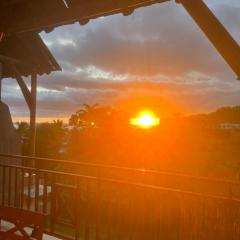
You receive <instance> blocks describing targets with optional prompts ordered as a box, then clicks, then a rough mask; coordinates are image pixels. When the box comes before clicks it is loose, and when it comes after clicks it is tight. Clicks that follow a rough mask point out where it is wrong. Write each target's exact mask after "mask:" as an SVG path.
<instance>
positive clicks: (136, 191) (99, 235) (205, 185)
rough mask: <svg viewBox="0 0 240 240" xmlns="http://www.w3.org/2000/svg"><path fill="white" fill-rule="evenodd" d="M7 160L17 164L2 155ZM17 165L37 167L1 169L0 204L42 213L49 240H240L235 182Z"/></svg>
mask: <svg viewBox="0 0 240 240" xmlns="http://www.w3.org/2000/svg"><path fill="white" fill-rule="evenodd" d="M6 157H8V159H9V158H16V156H15V157H10V156H6V155H1V159H6ZM19 158H22V160H23V159H24V160H25V161H26V160H28V161H30V160H35V163H36V166H37V168H30V167H20V166H10V165H8V166H7V165H3V164H1V165H0V178H1V179H0V181H1V183H2V185H1V200H0V202H1V205H2V206H3V205H4V206H17V207H21V208H24V209H31V210H35V211H39V212H43V213H46V214H47V224H46V229H45V231H46V233H48V234H51V235H55V236H59V237H67V238H71V239H138V240H140V239H145V240H146V239H169V240H172V239H176V240H177V239H184V240H185V239H204V240H205V239H239V231H240V221H239V219H240V218H239V217H240V197H239V196H240V195H239V182H235V181H225V180H220V179H209V178H202V177H194V176H188V175H181V174H174V173H163V172H154V171H147V170H138V169H129V168H118V167H114V166H104V165H96V164H86V163H85V164H84V163H79V162H78V163H76V162H65V161H59V160H47V159H45V160H44V159H33V158H27V157H19ZM40 161H41V165H39V163H40ZM46 162H48V167H49V166H50V165H51V164H56V163H58V164H60V163H61V164H67V165H72V166H73V165H75V168H77V167H78V168H81V167H83V168H86V167H88V168H92V169H95V170H96V174H97V175H96V176H84V175H80V174H76V173H75V174H73V173H70V172H69V173H66V172H57V171H51V170H48V169H47V168H48V167H47V164H46ZM44 163H45V166H46V167H44ZM116 172H118V173H121V174H115V173H116ZM103 175H104V177H103ZM110 176H111V178H110ZM130 178H131V179H130ZM154 179H158V183H157V184H153V182H155V180H154ZM6 183H8V187H5V186H6V185H5V184H6Z"/></svg>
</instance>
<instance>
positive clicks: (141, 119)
mask: <svg viewBox="0 0 240 240" xmlns="http://www.w3.org/2000/svg"><path fill="white" fill-rule="evenodd" d="M130 124H131V125H134V126H137V127H140V128H152V127H155V126H157V125H159V124H160V118H158V117H156V116H155V114H154V113H153V112H151V111H148V110H144V111H141V112H139V114H138V115H137V116H136V117H135V118H131V119H130Z"/></svg>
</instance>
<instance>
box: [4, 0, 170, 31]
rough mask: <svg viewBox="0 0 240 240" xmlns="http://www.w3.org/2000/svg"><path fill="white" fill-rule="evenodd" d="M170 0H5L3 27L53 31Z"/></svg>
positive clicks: (17, 29) (9, 29) (7, 28)
mask: <svg viewBox="0 0 240 240" xmlns="http://www.w3.org/2000/svg"><path fill="white" fill-rule="evenodd" d="M167 1H170V0H41V1H39V0H31V1H29V0H1V1H0V16H1V19H3V21H1V20H0V23H1V24H0V28H2V29H0V30H2V31H3V32H5V33H6V34H15V33H22V32H29V31H37V32H40V31H42V30H45V31H46V32H49V31H51V30H53V28H54V27H57V26H61V25H64V24H70V23H74V22H79V23H81V24H86V23H87V22H88V21H89V20H91V19H94V18H97V17H101V16H107V15H111V14H114V13H121V12H122V13H123V14H124V15H128V14H130V13H132V12H133V10H134V9H135V8H138V7H143V6H147V5H151V4H154V3H161V2H167Z"/></svg>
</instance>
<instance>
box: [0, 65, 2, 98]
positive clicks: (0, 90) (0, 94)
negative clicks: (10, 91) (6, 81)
mask: <svg viewBox="0 0 240 240" xmlns="http://www.w3.org/2000/svg"><path fill="white" fill-rule="evenodd" d="M1 101H2V63H1V62H0V102H1Z"/></svg>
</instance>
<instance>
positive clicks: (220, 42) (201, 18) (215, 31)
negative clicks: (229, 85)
mask: <svg viewBox="0 0 240 240" xmlns="http://www.w3.org/2000/svg"><path fill="white" fill-rule="evenodd" d="M177 2H179V3H181V4H182V5H183V7H184V8H185V9H186V10H187V12H188V13H189V14H190V15H191V17H192V18H193V19H194V21H195V22H196V23H197V24H198V26H199V27H200V28H201V29H202V31H203V32H204V33H205V35H206V36H207V37H208V39H209V40H210V41H211V42H212V44H213V45H214V46H215V48H216V49H217V50H218V51H219V53H220V54H221V55H222V57H223V58H224V59H225V60H226V62H227V63H228V64H229V66H230V67H231V68H232V69H233V71H234V72H235V73H236V74H237V76H238V78H239V79H240V47H239V45H238V43H237V42H236V41H235V40H234V38H233V37H232V36H231V35H230V34H229V33H228V31H227V30H226V29H225V28H224V26H223V25H222V24H221V22H220V21H219V20H218V19H217V18H216V16H215V15H214V14H213V12H212V11H211V10H210V9H209V8H208V6H207V5H206V4H205V3H204V2H203V0H177Z"/></svg>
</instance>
